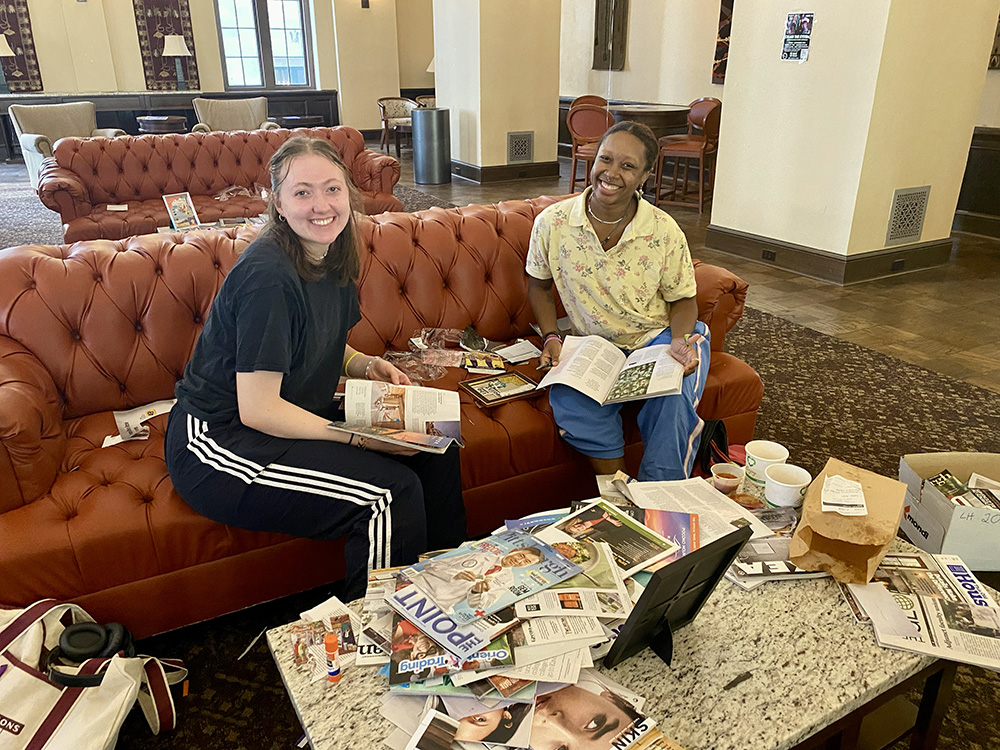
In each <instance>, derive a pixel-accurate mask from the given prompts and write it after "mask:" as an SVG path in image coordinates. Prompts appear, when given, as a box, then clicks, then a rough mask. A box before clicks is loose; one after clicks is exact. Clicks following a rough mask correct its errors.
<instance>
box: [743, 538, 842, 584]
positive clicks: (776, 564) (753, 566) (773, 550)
mask: <svg viewBox="0 0 1000 750" xmlns="http://www.w3.org/2000/svg"><path fill="white" fill-rule="evenodd" d="M790 542H791V537H787V536H772V537H765V538H764V539H751V540H750V541H748V542H747V543H746V544H744V545H743V549H742V550H740V553H739V554H738V555H737V556H736V559H735V560H734V561H733V564H732V565H730V566H729V570H727V571H726V579H727V580H729V581H731V582H732V583H735V584H736V585H737V586H739V587H740V588H741V589H744V590H745V591H749V590H750V589H753V588H756V587H757V586H760V585H761V584H763V583H767V582H768V581H801V580H803V579H806V578H826V577H828V576H829V575H830V574H829V573H827V572H825V571H809V570H802V568H799V567H797V566H795V565H793V564H792V563H791V562H790V561H789V559H788V545H789V543H790Z"/></svg>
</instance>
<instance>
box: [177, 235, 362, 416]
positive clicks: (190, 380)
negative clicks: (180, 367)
mask: <svg viewBox="0 0 1000 750" xmlns="http://www.w3.org/2000/svg"><path fill="white" fill-rule="evenodd" d="M359 320H361V312H360V310H359V308H358V292H357V289H356V288H355V286H354V283H353V282H350V283H348V284H347V285H345V286H340V285H338V283H337V282H336V281H335V280H333V279H331V278H329V277H327V276H324V277H323V278H322V279H320V280H319V281H306V280H304V279H303V278H302V277H301V276H299V275H298V273H296V271H295V266H294V265H292V262H291V261H290V260H289V259H288V256H286V255H285V254H284V253H283V252H282V251H281V248H279V247H278V246H277V245H276V244H275V243H274V242H273V241H271V240H269V239H268V238H267V237H266V236H264V237H260V238H258V239H257V240H256V241H254V242H253V243H252V244H251V245H250V247H248V248H247V249H246V251H244V253H243V254H242V255H241V256H240V258H239V260H237V261H236V264H235V265H234V266H233V269H232V271H230V272H229V276H228V277H226V280H225V281H224V282H223V283H222V287H221V288H220V289H219V293H218V295H216V298H215V301H214V302H213V303H212V310H211V312H210V313H209V316H208V320H207V321H206V322H205V328H204V329H203V330H202V332H201V336H200V337H199V338H198V342H197V344H195V348H194V354H193V355H192V356H191V361H190V362H188V364H187V367H186V368H185V369H184V377H183V378H182V379H181V380H180V382H178V383H177V386H176V388H175V389H174V390H175V394H176V396H177V400H178V403H179V404H180V406H181V407H182V408H183V409H184V410H185V411H187V412H188V413H189V414H193V415H194V416H196V417H198V418H199V419H204V420H205V421H207V422H209V423H219V422H223V423H225V422H231V421H233V420H234V419H237V418H238V415H239V407H238V405H237V401H236V373H237V372H254V371H257V370H266V371H269V372H280V373H284V378H282V381H281V397H282V398H283V399H285V400H286V401H290V402H291V403H293V404H295V405H297V406H300V407H302V408H303V409H306V410H308V411H311V412H313V413H314V414H318V415H320V416H322V417H326V418H329V417H330V416H331V413H332V410H333V405H332V401H333V394H334V392H335V391H336V389H337V382H338V380H339V378H340V373H341V370H342V368H343V363H344V346H345V345H346V343H347V332H348V331H349V330H350V329H351V328H352V327H353V326H354V325H355V324H356V323H357V322H358V321H359Z"/></svg>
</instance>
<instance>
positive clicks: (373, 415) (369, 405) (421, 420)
mask: <svg viewBox="0 0 1000 750" xmlns="http://www.w3.org/2000/svg"><path fill="white" fill-rule="evenodd" d="M344 414H345V420H344V421H343V422H331V423H330V424H329V425H327V426H328V427H329V428H330V429H332V430H338V431H340V432H348V433H351V434H354V435H362V436H367V437H373V438H376V439H377V440H384V441H385V442H387V443H395V444H396V445H405V446H407V447H410V448H415V449H416V450H420V451H427V452H429V453H444V452H445V451H446V450H447V449H448V446H449V445H451V444H452V443H457V444H458V445H459V446H460V447H462V435H461V418H462V413H461V407H460V406H459V400H458V394H457V393H455V392H454V391H444V390H441V389H440V388H420V387H419V386H415V385H393V384H392V383H381V382H373V381H371V380H348V381H347V386H346V390H345V392H344Z"/></svg>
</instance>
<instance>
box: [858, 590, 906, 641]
mask: <svg viewBox="0 0 1000 750" xmlns="http://www.w3.org/2000/svg"><path fill="white" fill-rule="evenodd" d="M845 585H846V586H847V588H848V590H849V591H850V592H851V595H852V596H854V599H855V601H857V603H858V606H859V607H861V610H862V611H863V612H864V613H865V614H866V615H868V617H869V619H871V621H872V625H874V627H876V628H878V630H879V634H880V635H883V636H894V637H896V638H919V637H920V631H919V630H917V626H916V625H914V624H913V623H912V622H910V621H909V620H908V619H907V617H906V613H905V612H904V611H903V610H902V609H900V607H899V604H898V603H897V602H896V600H895V598H894V597H893V595H892V592H891V591H889V589H887V588H886V587H885V586H883V585H882V584H881V583H879V582H877V581H876V582H873V583H848V584H845Z"/></svg>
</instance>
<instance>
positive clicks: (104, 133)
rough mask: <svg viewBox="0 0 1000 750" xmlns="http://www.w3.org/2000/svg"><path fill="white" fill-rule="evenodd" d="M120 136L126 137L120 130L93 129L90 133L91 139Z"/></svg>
mask: <svg viewBox="0 0 1000 750" xmlns="http://www.w3.org/2000/svg"><path fill="white" fill-rule="evenodd" d="M120 135H128V133H126V132H125V131H124V130H122V129H121V128H94V129H93V130H92V131H90V137H91V138H117V137H118V136H120Z"/></svg>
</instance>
